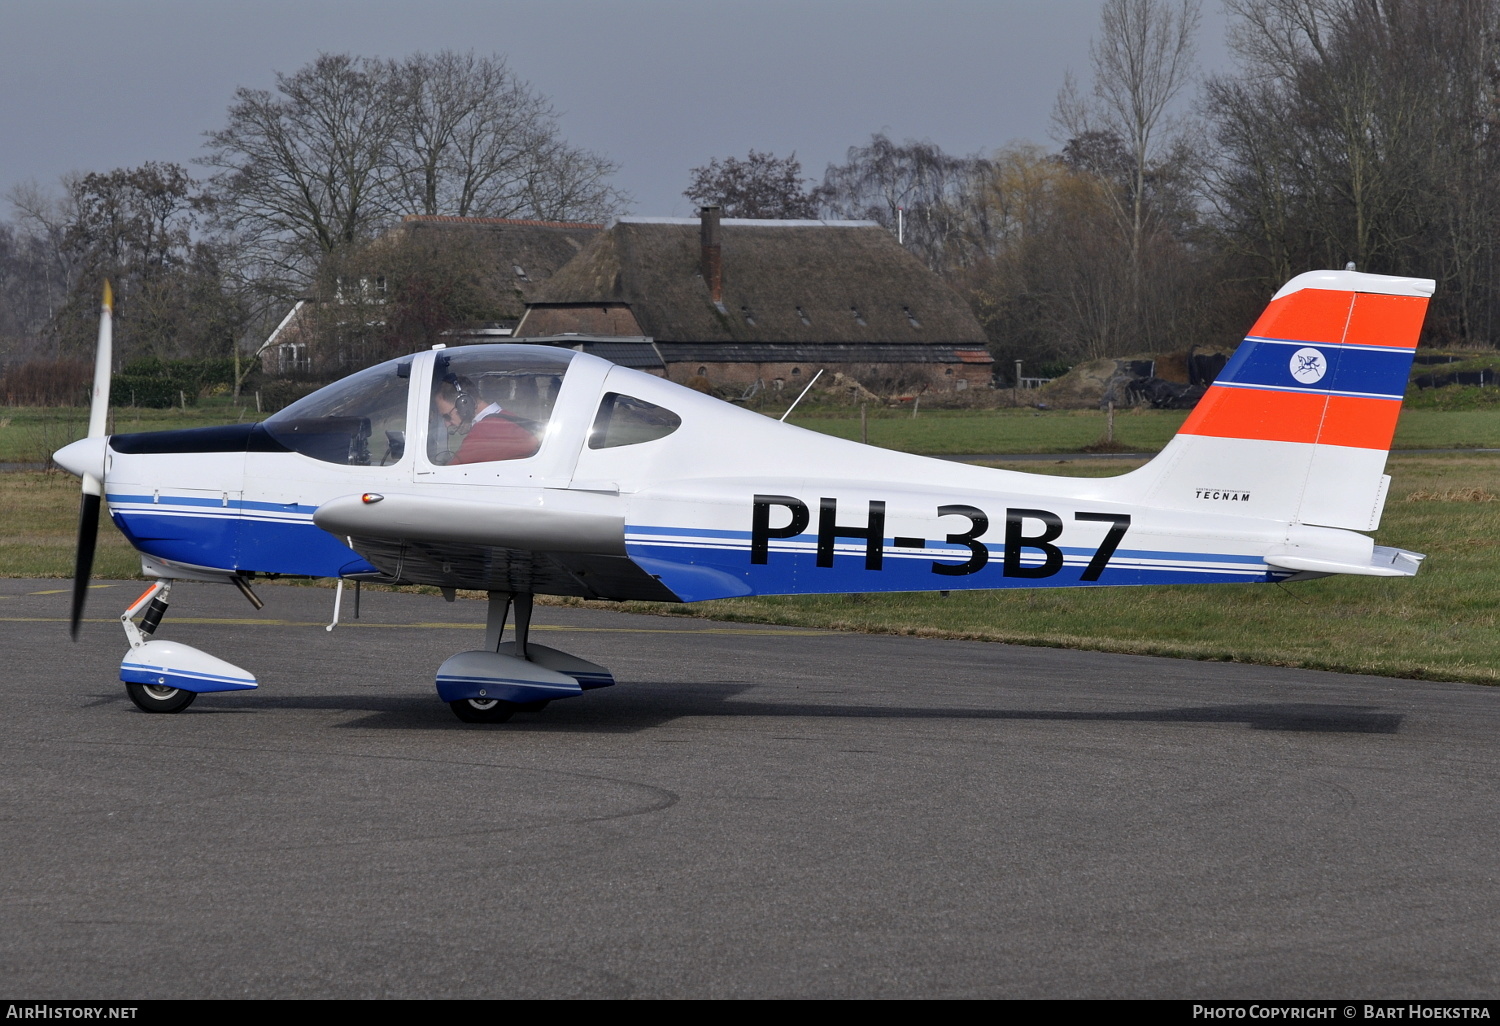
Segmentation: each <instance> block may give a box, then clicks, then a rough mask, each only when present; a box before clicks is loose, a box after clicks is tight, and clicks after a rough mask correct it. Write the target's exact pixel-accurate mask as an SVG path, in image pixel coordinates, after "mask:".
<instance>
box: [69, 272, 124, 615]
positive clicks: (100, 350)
mask: <svg viewBox="0 0 1500 1026" xmlns="http://www.w3.org/2000/svg"><path fill="white" fill-rule="evenodd" d="M113 348H114V294H113V293H112V292H111V291H110V287H109V282H108V281H107V280H106V281H105V283H104V304H103V306H101V307H100V309H99V344H98V346H97V347H95V350H94V393H93V396H92V398H91V399H90V400H89V433H88V436H87V437H88V438H90V439H94V438H103V437H104V426H105V420H106V418H107V417H108V415H109V374H110V366H111V364H112V362H113V356H114V354H113V352H112V350H113ZM101 448H102V447H101ZM94 469H97V471H98V476H96V475H95V474H93V473H89V472H85V473H83V474H82V475H81V476H82V478H83V494H82V497H81V498H80V500H79V503H78V555H77V557H76V558H75V560H74V562H73V615H72V618H71V620H70V621H69V630H70V631H71V633H72V636H73V640H74V641H77V640H78V623H79V621H80V620H82V619H83V601H84V599H85V598H87V597H88V587H89V574H91V573H92V572H93V569H94V544H95V542H96V541H97V539H98V537H99V507H100V505H101V504H102V501H103V495H104V481H103V479H102V478H103V473H104V465H103V462H102V460H101V462H100V463H99V465H98V466H97V467H96V468H95V467H91V468H90V470H94Z"/></svg>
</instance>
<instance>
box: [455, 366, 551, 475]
mask: <svg viewBox="0 0 1500 1026" xmlns="http://www.w3.org/2000/svg"><path fill="white" fill-rule="evenodd" d="M476 393H477V389H475V388H474V384H473V382H471V381H469V380H468V379H467V378H461V377H454V378H452V379H451V380H445V381H443V382H442V383H441V384H439V385H438V387H437V390H436V391H435V392H434V393H433V395H432V408H433V412H434V413H436V414H437V415H438V417H439V419H440V420H441V421H442V423H441V424H440V425H438V426H437V431H436V434H437V435H440V436H441V435H446V436H447V439H448V441H447V442H446V444H444V443H443V442H441V441H439V442H438V443H436V444H434V446H433V448H434V449H435V450H440V451H439V453H438V455H442V453H443V452H448V453H452V456H451V458H450V459H449V460H448V462H449V463H455V464H456V463H490V462H493V461H497V460H522V459H525V458H527V457H528V456H535V455H536V451H537V449H539V448H540V447H541V440H540V439H539V438H537V436H536V435H534V434H533V433H532V432H531V431H530V430H528V428H527V426H526V423H525V422H523V421H522V420H521V418H519V417H516V416H514V415H513V414H510V413H507V412H506V411H505V410H504V409H503V408H502V407H501V406H500V404H499V403H497V402H490V403H486V404H485V405H483V406H482V407H481V406H480V403H481V402H482V400H481V399H479V398H478V397H477V394H476ZM476 407H479V408H478V409H477V410H476ZM460 434H462V435H463V441H462V443H461V444H460V445H459V446H458V450H457V452H453V446H452V439H453V437H454V436H455V435H460ZM434 462H442V461H441V460H439V459H437V458H436V457H435V458H434Z"/></svg>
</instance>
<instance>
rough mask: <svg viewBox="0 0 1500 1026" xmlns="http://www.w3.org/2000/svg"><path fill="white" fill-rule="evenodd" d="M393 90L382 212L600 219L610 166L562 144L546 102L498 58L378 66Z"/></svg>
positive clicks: (615, 201)
mask: <svg viewBox="0 0 1500 1026" xmlns="http://www.w3.org/2000/svg"><path fill="white" fill-rule="evenodd" d="M386 74H387V75H388V76H389V77H390V79H391V81H392V82H393V83H394V85H395V87H396V90H397V92H396V102H397V104H398V107H397V114H396V131H395V134H394V137H393V139H392V142H391V153H390V165H391V172H392V173H391V176H390V179H389V185H388V199H387V203H388V206H389V208H390V209H391V210H392V211H394V212H396V213H403V214H451V215H455V216H458V217H513V216H517V215H520V216H529V217H538V218H545V219H549V220H556V219H563V218H570V217H572V218H578V217H598V216H607V215H608V214H611V213H614V212H615V211H616V210H617V209H619V207H621V206H623V205H624V203H625V197H624V196H623V195H621V194H619V193H618V192H616V191H615V190H613V189H612V188H610V187H609V186H608V184H607V179H608V178H609V176H610V175H612V174H613V173H614V172H615V171H616V170H617V167H616V165H615V164H614V162H612V161H610V160H608V159H606V158H604V157H601V156H599V155H598V154H593V153H589V152H586V151H583V150H580V149H577V148H575V147H571V146H568V145H567V144H566V143H564V142H563V141H562V139H561V135H560V132H559V129H558V125H557V115H556V112H555V111H554V110H553V108H552V105H551V104H550V103H549V102H548V101H547V100H546V98H545V97H543V96H541V95H540V94H539V93H537V92H536V91H535V90H534V89H532V87H531V86H530V85H528V84H527V83H525V82H523V81H522V80H521V79H519V78H517V77H516V75H515V73H514V72H512V71H511V70H510V68H509V67H508V66H507V65H506V62H505V58H503V57H500V56H493V57H476V56H475V55H474V54H472V53H468V54H460V53H455V52H453V51H451V50H445V51H442V52H441V53H436V54H420V53H419V54H415V55H413V56H412V57H409V58H407V59H406V60H405V61H403V62H400V63H392V64H390V65H388V66H387V69H386Z"/></svg>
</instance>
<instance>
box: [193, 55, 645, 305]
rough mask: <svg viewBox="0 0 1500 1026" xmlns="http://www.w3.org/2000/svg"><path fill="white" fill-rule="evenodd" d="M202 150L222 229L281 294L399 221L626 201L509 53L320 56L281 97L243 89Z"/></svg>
mask: <svg viewBox="0 0 1500 1026" xmlns="http://www.w3.org/2000/svg"><path fill="white" fill-rule="evenodd" d="M207 148H208V152H207V154H206V155H205V156H204V158H203V160H202V162H203V163H204V164H206V165H208V166H209V167H213V168H217V169H218V174H217V176H216V177H215V179H214V186H215V193H216V198H217V199H218V208H217V210H218V216H217V220H216V226H217V227H218V228H219V230H220V231H222V232H225V233H228V234H232V235H233V236H234V237H235V238H236V240H237V246H238V248H239V249H240V250H241V251H242V252H243V253H244V254H245V255H246V259H245V261H244V266H245V271H246V273H247V274H248V275H249V276H251V277H252V278H254V279H256V280H258V281H259V282H260V283H261V284H262V285H263V286H268V287H269V289H270V291H272V292H275V293H277V294H280V295H283V296H290V295H295V294H297V293H299V292H303V291H306V290H307V289H309V288H310V287H311V286H312V284H313V283H314V281H315V279H316V277H317V272H318V267H319V265H320V264H321V263H322V262H323V261H324V260H325V259H326V258H327V257H328V256H329V255H330V254H332V253H334V252H336V251H338V250H340V249H342V248H344V247H348V246H351V245H357V244H359V243H361V242H363V241H365V240H367V239H369V238H370V237H372V236H373V235H375V234H376V233H378V232H379V231H380V230H381V229H382V228H383V227H385V226H386V225H387V224H388V223H389V221H390V219H391V218H393V217H395V216H398V215H401V214H450V215H456V216H461V217H462V216H468V217H511V216H522V217H538V218H546V219H567V218H576V217H596V218H597V217H600V216H605V215H607V214H609V213H612V212H614V211H615V210H618V209H619V208H620V207H621V206H623V205H624V204H625V203H626V202H627V197H625V196H624V195H623V194H621V193H619V192H617V191H616V190H614V189H613V188H612V187H611V186H610V185H609V184H608V178H609V176H610V175H611V174H612V173H613V172H614V171H615V170H616V168H615V165H614V164H613V163H612V162H611V161H609V160H608V159H606V158H604V157H602V156H599V155H597V154H593V153H589V152H587V151H583V150H580V149H578V148H576V147H572V146H569V145H568V144H567V143H565V142H564V141H563V140H562V138H561V135H560V133H559V130H558V126H557V121H556V117H555V114H554V112H553V110H552V108H551V105H550V104H549V103H548V102H547V101H546V100H545V99H544V98H543V97H541V96H539V95H538V94H537V93H536V92H535V91H534V90H532V88H531V87H530V86H529V85H527V84H526V83H525V82H522V81H520V80H519V79H518V78H516V76H515V75H514V74H513V73H512V72H511V71H510V69H509V68H508V67H507V66H506V64H505V61H504V59H503V58H500V57H489V58H478V57H475V56H473V55H464V54H456V53H452V52H446V51H445V52H442V53H438V54H434V55H426V54H416V55H414V56H412V57H410V58H408V59H406V60H405V61H402V62H395V61H377V60H370V59H366V58H361V57H353V56H350V55H347V54H323V55H322V56H320V57H319V58H318V59H317V60H315V61H314V62H313V63H311V64H309V65H307V66H306V67H304V68H302V69H301V70H299V71H297V72H296V73H295V74H291V75H277V78H276V90H275V91H274V92H271V91H267V90H256V89H243V88H242V89H240V90H238V91H237V92H236V93H235V102H234V103H233V104H232V105H231V106H230V108H229V114H228V124H227V125H226V126H225V127H224V128H223V129H221V130H219V131H217V132H211V133H209V136H208V144H207Z"/></svg>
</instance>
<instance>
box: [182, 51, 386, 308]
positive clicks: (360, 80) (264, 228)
mask: <svg viewBox="0 0 1500 1026" xmlns="http://www.w3.org/2000/svg"><path fill="white" fill-rule="evenodd" d="M392 92H393V90H392V89H391V82H390V74H389V69H388V68H387V66H386V65H384V64H381V63H379V62H375V61H369V60H365V59H363V58H356V57H351V56H348V55H345V54H323V55H321V56H319V57H318V59H317V60H315V61H314V62H313V63H312V64H309V65H308V66H307V67H305V68H302V69H301V70H300V71H298V72H296V73H295V74H292V75H282V74H278V75H277V76H276V92H275V93H272V92H270V91H268V90H263V89H246V88H241V89H238V90H236V92H235V102H234V103H233V104H232V105H231V106H230V108H229V123H228V125H226V126H225V127H224V128H223V129H220V130H219V131H217V132H210V133H209V135H208V144H207V145H208V153H207V155H206V156H205V157H204V158H203V160H202V163H204V164H206V165H207V166H209V167H213V168H217V169H219V174H218V176H217V178H216V179H215V185H216V187H217V189H216V191H217V194H218V197H219V207H218V215H219V221H218V223H219V226H220V228H221V229H223V230H226V231H229V232H233V233H235V234H236V235H238V236H239V237H240V238H241V239H242V240H243V242H244V243H245V244H247V245H249V246H251V247H253V248H254V249H255V250H256V251H257V252H258V253H259V254H260V256H261V257H262V259H263V261H264V269H265V271H266V272H268V273H271V274H274V275H275V276H276V277H278V278H279V279H281V282H282V283H283V284H284V285H285V286H286V287H288V288H289V289H291V290H293V291H295V290H296V289H297V288H298V287H300V286H305V284H306V283H307V282H309V281H310V280H311V277H312V274H313V273H314V271H315V269H316V266H317V262H318V261H319V260H320V259H321V258H322V257H323V256H325V255H327V254H328V253H331V252H333V251H334V250H336V249H338V248H339V247H341V246H345V245H348V244H350V243H352V242H356V241H359V240H360V239H363V238H366V237H368V236H369V235H370V233H371V232H373V230H374V229H375V226H376V225H377V224H379V223H380V218H381V216H382V215H383V209H382V197H381V187H382V184H383V182H384V180H385V178H386V175H387V167H388V165H389V162H390V149H391V141H392V139H393V137H394V135H395V132H396V128H397V118H396V115H397V112H398V109H399V108H397V107H395V106H394V105H393V104H392V103H391V102H390V99H391V95H392Z"/></svg>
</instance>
